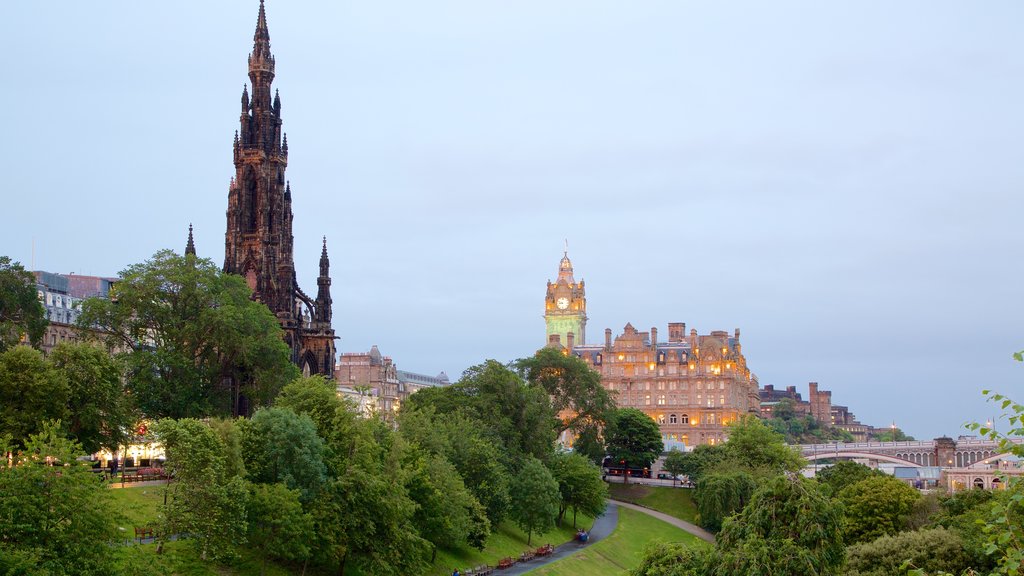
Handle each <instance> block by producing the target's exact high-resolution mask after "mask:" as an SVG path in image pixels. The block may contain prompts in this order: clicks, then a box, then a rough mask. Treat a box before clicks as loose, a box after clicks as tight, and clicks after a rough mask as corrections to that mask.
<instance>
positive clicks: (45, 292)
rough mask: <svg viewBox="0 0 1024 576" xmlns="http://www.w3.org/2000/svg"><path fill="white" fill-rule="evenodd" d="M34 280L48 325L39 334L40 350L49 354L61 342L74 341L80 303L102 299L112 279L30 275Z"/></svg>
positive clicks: (40, 273) (114, 280) (76, 275)
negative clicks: (91, 299) (41, 333)
mask: <svg viewBox="0 0 1024 576" xmlns="http://www.w3.org/2000/svg"><path fill="white" fill-rule="evenodd" d="M33 274H34V275H35V277H36V292H37V294H38V296H39V302H40V303H41V304H42V305H43V308H44V309H45V310H46V319H47V320H49V325H47V327H46V332H45V333H44V334H43V342H42V346H41V348H42V350H43V352H44V353H47V354H49V353H50V350H53V347H54V346H56V345H57V344H60V343H61V342H74V341H78V340H79V339H80V338H79V333H78V328H77V327H76V326H75V323H76V322H77V321H78V315H79V314H80V313H81V312H82V301H83V300H85V299H86V298H93V297H100V298H106V297H107V296H108V295H109V293H110V287H111V286H112V285H113V284H114V282H116V281H117V279H116V278H101V277H99V276H83V275H80V274H55V273H53V272H42V271H36V272H33Z"/></svg>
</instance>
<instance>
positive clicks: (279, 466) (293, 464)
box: [241, 407, 327, 502]
mask: <svg viewBox="0 0 1024 576" xmlns="http://www.w3.org/2000/svg"><path fill="white" fill-rule="evenodd" d="M241 428H242V457H243V459H244V461H245V469H246V470H247V471H248V474H249V480H251V481H253V482H258V483H261V484H276V483H278V482H280V483H283V484H284V485H285V486H286V487H287V488H288V489H289V490H298V491H299V493H300V494H301V496H302V500H303V501H304V502H308V501H309V500H310V499H312V498H313V496H315V495H316V492H317V491H318V490H319V489H320V486H321V485H323V483H324V481H325V480H326V478H327V467H326V465H325V464H324V443H323V440H321V439H320V437H319V436H317V433H316V427H315V426H314V425H313V421H312V420H310V418H309V416H306V415H305V414H303V415H301V416H300V415H298V414H296V413H295V412H292V411H291V410H289V409H288V408H277V407H273V408H261V409H259V410H257V411H256V413H255V414H253V416H252V418H251V419H250V420H248V421H243V422H242V426H241Z"/></svg>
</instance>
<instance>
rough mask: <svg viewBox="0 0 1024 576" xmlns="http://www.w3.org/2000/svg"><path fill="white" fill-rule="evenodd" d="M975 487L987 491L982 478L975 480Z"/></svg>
mask: <svg viewBox="0 0 1024 576" xmlns="http://www.w3.org/2000/svg"><path fill="white" fill-rule="evenodd" d="M974 487H975V488H976V489H978V490H984V489H985V481H984V480H982V479H981V478H975V479H974Z"/></svg>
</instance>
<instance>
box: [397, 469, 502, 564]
mask: <svg viewBox="0 0 1024 576" xmlns="http://www.w3.org/2000/svg"><path fill="white" fill-rule="evenodd" d="M409 465H410V467H411V468H412V469H411V470H410V474H409V479H408V481H407V482H406V487H407V489H408V491H409V497H410V498H412V500H413V502H415V503H416V504H417V507H416V512H415V513H414V514H413V525H414V526H416V528H417V529H418V530H419V533H420V535H421V536H422V537H423V538H425V539H426V540H427V541H428V542H430V544H431V548H432V552H431V557H430V561H431V562H433V561H434V560H435V559H436V555H437V548H438V547H442V548H454V547H456V546H458V545H460V544H464V543H465V544H469V545H471V546H473V547H475V548H478V549H480V550H483V548H484V545H485V544H486V541H487V537H488V536H489V535H490V522H488V520H487V514H486V511H485V510H484V507H483V506H482V505H481V504H480V502H479V501H477V499H476V498H475V497H474V496H473V494H472V493H471V492H470V491H469V490H467V489H466V486H465V485H464V484H463V482H462V478H461V477H460V476H459V473H458V471H456V470H455V467H454V466H452V464H451V463H450V462H448V461H447V460H445V459H444V458H442V457H440V456H436V455H430V456H427V457H426V458H420V457H415V458H413V461H412V462H411V463H410V464H409Z"/></svg>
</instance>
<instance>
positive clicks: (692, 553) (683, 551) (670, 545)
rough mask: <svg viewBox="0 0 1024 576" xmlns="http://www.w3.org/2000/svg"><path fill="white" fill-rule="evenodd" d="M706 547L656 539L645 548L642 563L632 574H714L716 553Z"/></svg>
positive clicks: (632, 575)
mask: <svg viewBox="0 0 1024 576" xmlns="http://www.w3.org/2000/svg"><path fill="white" fill-rule="evenodd" d="M710 552H711V551H709V550H708V549H706V548H704V547H696V546H692V545H690V544H685V543H682V542H658V541H654V542H652V543H650V544H648V545H647V547H646V548H645V549H644V554H643V558H642V559H641V560H640V565H639V566H637V567H636V568H634V569H633V570H631V571H630V572H629V574H630V576H712V575H713V574H714V569H715V566H714V565H713V564H712V562H713V561H714V555H713V554H711V553H710Z"/></svg>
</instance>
